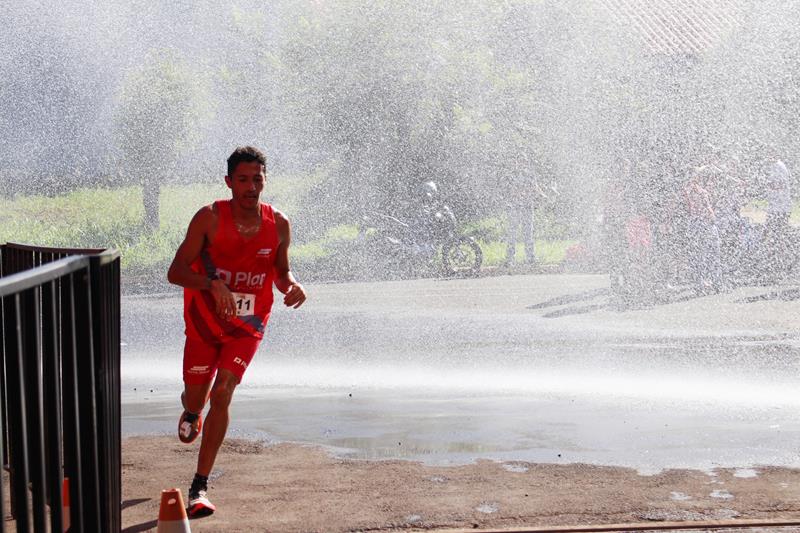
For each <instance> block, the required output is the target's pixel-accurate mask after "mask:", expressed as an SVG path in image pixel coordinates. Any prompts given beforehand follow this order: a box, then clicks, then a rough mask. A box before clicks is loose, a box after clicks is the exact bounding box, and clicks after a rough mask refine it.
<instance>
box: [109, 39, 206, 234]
mask: <svg viewBox="0 0 800 533" xmlns="http://www.w3.org/2000/svg"><path fill="white" fill-rule="evenodd" d="M198 78H199V77H198V76H196V75H194V73H193V72H191V71H190V69H189V67H188V65H187V64H186V63H185V62H184V61H182V60H181V59H180V58H179V57H177V56H176V55H175V54H174V53H172V52H170V51H159V52H155V53H152V54H151V56H150V57H149V58H148V61H147V62H146V63H145V64H144V65H143V66H142V67H140V68H138V69H136V70H134V71H132V72H131V73H130V74H129V75H128V76H127V77H126V79H125V82H124V84H123V90H122V94H121V96H120V103H119V108H118V109H119V111H118V113H119V116H118V119H117V124H118V140H119V142H120V143H121V149H122V153H123V154H124V155H123V157H124V163H123V168H124V169H125V173H126V174H127V175H128V179H129V180H131V181H133V182H134V183H137V184H141V186H142V198H143V202H144V213H145V216H144V222H145V225H146V226H147V228H148V229H151V230H154V229H157V228H158V226H159V215H158V208H159V201H158V200H159V193H160V188H161V184H162V183H164V181H165V180H168V179H169V178H170V177H171V176H172V175H174V174H175V173H176V170H177V165H178V164H179V163H180V160H181V157H182V155H183V154H185V153H186V152H187V151H189V150H190V149H191V148H192V147H193V146H194V145H196V144H197V143H198V142H199V140H200V137H201V134H202V133H201V129H202V128H201V126H202V125H203V123H204V122H205V121H206V120H207V119H208V118H210V115H211V111H210V109H209V106H208V102H209V99H208V96H207V94H206V93H205V91H204V89H203V83H202V80H200V79H198Z"/></svg>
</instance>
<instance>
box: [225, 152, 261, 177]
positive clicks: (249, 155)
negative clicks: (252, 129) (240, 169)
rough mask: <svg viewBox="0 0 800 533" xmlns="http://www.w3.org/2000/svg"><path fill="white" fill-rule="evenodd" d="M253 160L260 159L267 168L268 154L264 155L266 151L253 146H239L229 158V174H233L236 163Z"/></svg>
mask: <svg viewBox="0 0 800 533" xmlns="http://www.w3.org/2000/svg"><path fill="white" fill-rule="evenodd" d="M252 161H258V162H259V163H261V164H262V165H264V167H265V168H266V166H267V156H265V155H264V152H262V151H261V150H259V149H258V148H255V147H253V146H239V147H238V148H236V150H234V151H233V153H232V154H231V156H230V157H229V158H228V176H231V175H233V171H234V170H236V165H238V164H239V163H243V162H244V163H250V162H252Z"/></svg>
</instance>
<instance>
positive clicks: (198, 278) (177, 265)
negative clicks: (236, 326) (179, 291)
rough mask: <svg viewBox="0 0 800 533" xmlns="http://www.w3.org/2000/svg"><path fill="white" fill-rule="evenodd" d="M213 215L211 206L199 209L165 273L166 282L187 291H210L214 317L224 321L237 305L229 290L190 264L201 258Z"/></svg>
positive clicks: (223, 284)
mask: <svg viewBox="0 0 800 533" xmlns="http://www.w3.org/2000/svg"><path fill="white" fill-rule="evenodd" d="M215 218H216V215H215V214H214V211H213V209H212V208H211V206H205V207H203V208H201V209H200V210H199V211H198V212H197V213H196V214H195V215H194V218H192V221H191V222H190V223H189V229H188V230H187V232H186V238H185V239H184V240H183V242H182V243H181V245H180V246H179V247H178V251H177V252H175V258H174V259H173V260H172V264H171V265H170V267H169V271H168V272H167V280H168V281H169V282H170V283H172V284H174V285H180V286H181V287H185V288H187V289H196V290H207V291H211V294H212V296H213V297H214V301H215V302H216V304H217V314H219V315H220V316H221V317H223V318H230V317H231V316H234V314H235V309H236V304H235V302H234V300H233V295H232V294H231V292H230V290H228V287H227V286H226V285H225V283H224V282H222V281H221V280H219V279H210V278H209V277H208V276H204V275H203V274H199V273H197V272H195V271H194V270H192V267H191V264H192V263H194V261H195V260H196V259H197V257H198V256H199V255H200V252H201V251H202V250H203V245H204V244H205V242H206V239H207V236H208V235H209V233H210V231H211V228H212V227H213V226H214V222H215Z"/></svg>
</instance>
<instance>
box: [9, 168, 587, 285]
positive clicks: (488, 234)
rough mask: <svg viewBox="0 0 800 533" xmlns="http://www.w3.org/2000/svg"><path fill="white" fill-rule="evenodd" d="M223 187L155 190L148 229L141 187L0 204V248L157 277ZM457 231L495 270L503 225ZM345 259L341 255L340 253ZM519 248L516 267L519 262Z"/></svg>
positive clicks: (306, 260) (285, 197)
mask: <svg viewBox="0 0 800 533" xmlns="http://www.w3.org/2000/svg"><path fill="white" fill-rule="evenodd" d="M314 181H315V177H313V176H310V177H298V176H278V177H271V178H270V180H269V182H268V184H267V187H266V191H265V194H264V199H265V200H266V201H267V202H270V203H273V204H275V205H277V206H278V207H279V208H280V209H281V210H282V211H284V212H285V213H287V214H289V215H290V216H292V214H293V213H296V212H299V206H300V203H299V202H300V199H301V198H302V196H303V194H304V192H305V191H307V190H308V188H309V187H310V185H311V184H313V182H314ZM228 197H229V191H228V189H227V187H225V184H224V183H223V182H221V181H220V182H219V183H215V184H196V185H190V186H187V185H183V186H181V185H166V186H164V187H162V188H161V196H160V209H159V211H160V225H159V227H158V229H156V230H155V231H149V230H147V229H146V227H145V225H144V223H143V217H144V208H143V206H142V190H141V188H140V187H133V186H131V187H120V188H114V189H109V188H85V189H79V190H75V191H73V192H70V193H68V194H65V195H62V196H56V197H48V196H23V197H18V198H14V199H4V198H0V243H1V242H20V243H26V244H33V245H40V246H56V247H68V248H109V247H113V248H116V249H117V250H119V251H120V253H121V256H122V269H123V272H124V273H126V274H128V275H157V276H159V277H162V276H163V274H164V272H166V269H167V268H168V266H169V263H170V262H171V261H172V257H173V256H174V254H175V250H176V249H177V247H178V246H179V245H180V243H181V241H182V240H183V238H184V235H185V233H186V228H187V227H188V225H189V221H190V220H191V219H192V216H193V215H194V214H195V213H196V212H197V210H198V209H199V208H200V207H201V206H203V205H206V204H208V203H210V202H212V201H213V200H215V199H219V198H228ZM462 231H464V233H466V234H468V235H473V236H474V237H475V238H476V239H477V240H478V242H479V243H480V245H481V248H482V250H483V254H484V265H486V266H496V265H499V264H501V263H502V262H503V261H504V260H505V255H506V245H505V243H504V242H503V237H504V235H505V221H504V218H503V217H486V218H484V219H482V220H479V221H475V222H471V223H468V224H465V225H464V227H463V228H462ZM357 235H358V227H357V226H356V225H353V224H343V225H338V226H334V227H331V228H328V229H327V230H326V231H325V232H324V233H323V235H322V236H321V237H320V238H318V239H315V240H313V241H311V242H304V243H300V242H295V243H294V245H293V247H292V260H293V262H294V263H295V265H296V266H297V265H300V264H306V265H308V266H310V267H312V268H313V265H319V264H320V263H319V262H320V261H322V262H324V261H325V260H326V259H327V258H333V257H334V256H335V254H336V253H337V251H338V250H347V246H346V245H347V244H348V243H351V242H353V241H354V240H355V239H356V237H357ZM574 242H575V241H571V240H537V241H536V256H537V259H538V261H539V262H540V263H542V264H553V263H559V262H561V261H562V260H563V258H564V254H565V251H566V249H567V248H568V247H569V246H570V245H571V244H573V243H574ZM345 253H346V252H345ZM523 257H524V256H523V253H522V245H521V244H520V245H518V247H517V261H521V260H522V259H523Z"/></svg>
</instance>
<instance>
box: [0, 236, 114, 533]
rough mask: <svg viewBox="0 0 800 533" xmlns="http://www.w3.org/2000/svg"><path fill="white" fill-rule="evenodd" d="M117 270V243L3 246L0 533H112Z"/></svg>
mask: <svg viewBox="0 0 800 533" xmlns="http://www.w3.org/2000/svg"><path fill="white" fill-rule="evenodd" d="M119 276H120V271H119V254H118V253H117V252H116V251H113V250H111V251H104V250H73V249H62V248H41V247H32V246H25V245H19V244H11V243H9V244H4V245H0V302H2V304H1V305H0V328H2V329H0V331H1V332H2V346H0V350H2V351H1V352H0V433H2V438H0V456H2V460H3V466H4V469H5V470H6V471H7V472H8V477H7V481H6V479H4V481H3V483H2V484H0V515H1V516H2V517H6V516H8V514H9V513H10V514H11V515H12V517H13V519H14V521H13V522H7V521H6V520H5V519H3V520H2V521H0V532H5V531H6V530H7V528H9V527H10V525H11V524H13V525H15V526H16V530H17V531H19V532H29V531H31V530H33V531H36V532H37V533H38V532H46V531H52V532H54V533H55V532H58V531H66V530H67V528H68V527H69V531H74V532H83V531H86V532H101V531H102V532H107V531H108V532H111V531H119V530H120V526H121V519H120V518H121V510H120V501H121V496H122V494H121V490H122V479H121V441H120V381H119V380H120V331H119V327H120V277H119ZM4 478H5V476H4ZM64 479H68V483H67V484H64ZM67 487H68V488H67ZM5 491H9V494H5ZM65 500H67V501H69V503H70V505H69V507H68V509H66V508H65V507H64V503H65ZM9 501H10V509H7V508H6V504H7V502H9Z"/></svg>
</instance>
